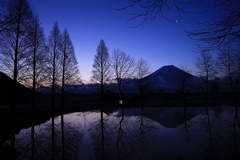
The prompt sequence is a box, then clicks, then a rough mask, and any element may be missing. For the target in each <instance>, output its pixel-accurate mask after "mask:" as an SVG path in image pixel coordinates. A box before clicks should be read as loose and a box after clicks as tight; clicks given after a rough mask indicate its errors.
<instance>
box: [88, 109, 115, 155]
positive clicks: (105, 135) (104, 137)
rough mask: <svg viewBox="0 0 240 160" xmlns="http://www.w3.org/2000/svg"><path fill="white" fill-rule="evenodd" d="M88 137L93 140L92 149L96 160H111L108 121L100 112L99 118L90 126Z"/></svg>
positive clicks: (111, 134)
mask: <svg viewBox="0 0 240 160" xmlns="http://www.w3.org/2000/svg"><path fill="white" fill-rule="evenodd" d="M89 132H90V136H91V138H92V140H93V147H94V153H95V157H96V159H113V158H115V157H112V156H113V154H112V153H113V148H112V142H113V138H114V137H113V135H114V134H113V133H112V130H111V127H110V124H109V121H108V116H105V117H104V116H103V111H102V110H101V111H100V118H99V119H98V120H97V121H95V122H94V123H92V124H90V128H89Z"/></svg>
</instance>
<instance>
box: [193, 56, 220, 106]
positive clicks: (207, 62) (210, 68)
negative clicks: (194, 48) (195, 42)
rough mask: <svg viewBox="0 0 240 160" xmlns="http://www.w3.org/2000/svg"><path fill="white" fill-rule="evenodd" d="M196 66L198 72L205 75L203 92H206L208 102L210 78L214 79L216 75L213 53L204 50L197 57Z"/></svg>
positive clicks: (202, 75)
mask: <svg viewBox="0 0 240 160" xmlns="http://www.w3.org/2000/svg"><path fill="white" fill-rule="evenodd" d="M196 67H197V69H198V73H199V75H200V76H201V77H203V81H204V86H205V89H203V92H204V94H205V103H206V104H207V102H208V93H209V80H211V79H213V78H214V76H215V75H216V72H217V71H216V69H215V67H216V66H215V61H214V59H213V57H212V55H211V54H210V53H209V52H202V53H201V55H200V56H199V57H198V58H197V62H196Z"/></svg>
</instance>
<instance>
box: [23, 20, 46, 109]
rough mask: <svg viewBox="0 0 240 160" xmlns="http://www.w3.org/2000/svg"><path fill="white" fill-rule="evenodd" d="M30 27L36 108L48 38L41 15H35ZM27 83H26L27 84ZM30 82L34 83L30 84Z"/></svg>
mask: <svg viewBox="0 0 240 160" xmlns="http://www.w3.org/2000/svg"><path fill="white" fill-rule="evenodd" d="M32 24H33V25H32V27H31V29H30V31H29V32H30V36H29V44H30V47H31V49H30V50H29V56H28V70H29V73H28V74H29V80H28V83H27V84H29V87H31V88H32V110H34V109H35V99H36V98H35V97H36V96H35V95H36V93H35V92H36V88H37V87H39V86H40V85H42V84H44V81H45V71H46V68H45V66H46V56H47V52H46V51H47V50H46V39H45V35H44V31H43V28H42V27H41V26H40V22H39V17H38V15H35V17H34V19H33V21H32ZM27 84H26V85H27ZM30 84H32V85H31V86H30ZM27 86H28V85H27Z"/></svg>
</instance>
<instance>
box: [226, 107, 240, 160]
mask: <svg viewBox="0 0 240 160" xmlns="http://www.w3.org/2000/svg"><path fill="white" fill-rule="evenodd" d="M238 112H239V111H238V107H237V106H235V114H234V117H233V122H231V121H229V125H228V129H229V131H228V133H229V137H228V138H227V139H226V148H227V151H226V152H227V153H228V155H229V156H231V157H229V158H231V159H239V158H240V121H239V116H238Z"/></svg>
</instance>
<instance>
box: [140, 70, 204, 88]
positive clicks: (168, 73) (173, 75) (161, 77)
mask: <svg viewBox="0 0 240 160" xmlns="http://www.w3.org/2000/svg"><path fill="white" fill-rule="evenodd" d="M184 78H185V79H186V81H187V83H188V84H189V85H191V86H196V85H198V84H199V83H200V82H201V78H199V77H196V76H194V75H192V74H190V73H188V72H186V71H184V70H182V69H180V68H177V67H175V66H174V65H166V66H163V67H161V68H160V69H158V70H157V71H155V72H153V73H152V74H150V75H148V76H146V77H144V81H145V82H146V83H152V84H154V85H155V87H157V88H162V89H164V90H165V91H171V92H174V91H176V89H177V88H178V87H179V86H180V85H181V81H183V79H184Z"/></svg>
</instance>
